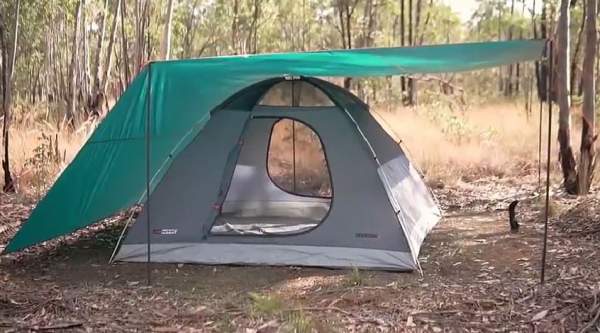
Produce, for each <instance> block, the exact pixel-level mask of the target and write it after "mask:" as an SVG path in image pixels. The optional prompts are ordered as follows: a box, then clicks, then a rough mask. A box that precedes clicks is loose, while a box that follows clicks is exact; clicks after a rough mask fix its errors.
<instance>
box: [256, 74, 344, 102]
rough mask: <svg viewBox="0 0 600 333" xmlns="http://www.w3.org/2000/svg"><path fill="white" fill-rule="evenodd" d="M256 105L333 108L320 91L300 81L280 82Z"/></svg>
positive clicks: (328, 99)
mask: <svg viewBox="0 0 600 333" xmlns="http://www.w3.org/2000/svg"><path fill="white" fill-rule="evenodd" d="M258 105H264V106H288V107H290V106H291V107H293V106H312V107H315V106H334V104H333V102H332V101H331V99H330V98H329V97H327V95H325V93H324V92H323V91H321V89H319V88H317V87H315V86H314V85H312V84H310V83H308V82H305V81H300V80H294V81H291V80H286V81H281V82H279V83H277V84H275V85H273V87H271V89H269V90H268V91H267V92H266V93H265V94H264V96H263V97H262V98H261V100H260V101H259V102H258Z"/></svg>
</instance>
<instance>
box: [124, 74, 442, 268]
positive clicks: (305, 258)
mask: <svg viewBox="0 0 600 333" xmlns="http://www.w3.org/2000/svg"><path fill="white" fill-rule="evenodd" d="M282 121H292V125H293V127H292V129H295V132H291V134H292V136H294V137H293V138H290V136H289V135H288V137H287V138H288V139H291V140H293V141H294V142H292V144H288V145H286V144H285V142H284V143H283V145H285V146H287V147H284V151H283V152H280V155H283V156H280V157H279V158H280V159H281V158H285V155H286V154H285V148H288V149H291V150H293V149H297V148H295V146H296V147H298V146H301V145H304V146H306V145H307V144H308V143H307V142H306V140H303V141H301V140H299V138H298V137H299V136H301V135H302V132H301V130H304V131H311V132H312V133H311V134H312V135H314V136H316V137H317V138H318V140H317V142H319V145H320V146H321V147H322V151H323V164H324V165H325V167H324V168H323V169H324V173H325V176H326V177H324V178H328V181H327V182H328V183H330V190H328V191H326V192H327V193H326V194H325V195H321V194H320V193H310V191H308V193H307V191H306V190H304V191H303V190H302V189H299V188H294V189H292V188H291V187H288V188H287V189H286V188H284V186H285V185H280V184H284V183H285V181H284V179H282V176H281V174H280V175H279V177H278V178H279V179H275V177H274V176H273V174H272V171H271V170H270V169H271V168H272V167H271V165H270V164H272V163H276V162H277V160H276V159H275V160H274V159H273V158H269V156H268V155H270V154H272V150H273V136H274V135H276V133H275V132H276V131H277V126H278V124H281V122H282ZM301 126H304V128H302V127H301ZM288 132H289V131H288ZM287 134H290V133H287ZM288 141H289V140H288ZM298 148H300V147H298ZM304 148H306V147H304ZM291 155H292V160H294V162H295V163H292V165H288V168H289V169H290V170H291V169H298V168H297V167H296V164H297V163H298V162H299V161H298V160H299V159H301V158H303V159H306V158H309V156H302V154H298V153H297V152H294V151H291ZM304 155H306V154H304ZM206 156H210V159H207V158H205V157H206ZM276 158H277V157H276ZM313 164H314V163H313ZM280 173H281V172H280ZM284 173H285V172H284ZM298 173H299V172H298V171H297V172H290V173H288V176H292V177H298ZM297 182H299V181H297V180H296V179H294V180H293V181H291V182H290V183H297ZM321 183H322V182H320V183H319V184H317V185H319V186H317V187H318V188H321V187H322V185H323V184H321ZM277 185H280V186H277ZM150 207H151V214H152V216H151V226H152V235H151V246H152V253H151V260H152V261H155V262H192V263H209V264H267V265H308V266H325V267H352V266H356V267H361V268H383V269H390V270H393V269H398V270H410V269H413V268H415V267H416V258H417V254H418V250H419V248H420V245H421V243H422V241H423V239H424V238H425V235H426V234H427V232H428V231H429V230H430V229H431V228H432V227H433V226H434V225H435V223H436V222H437V221H438V220H439V218H440V212H439V210H438V208H437V206H436V204H435V202H434V200H433V198H432V196H431V195H430V193H429V191H428V189H427V187H426V185H425V183H424V182H423V181H422V180H421V178H420V176H419V174H418V173H417V171H416V170H415V168H414V167H413V166H412V165H411V163H410V162H409V161H408V159H407V158H406V156H405V155H404V153H403V152H402V150H401V148H400V147H399V145H398V144H397V143H396V142H394V140H392V138H391V137H390V136H389V135H388V134H387V133H386V132H385V131H384V130H383V129H382V128H381V127H380V126H379V124H378V123H377V122H376V121H375V119H374V118H373V117H372V116H371V114H370V113H369V111H368V106H367V105H366V104H364V103H363V102H362V101H360V100H359V99H358V98H357V97H356V96H354V95H352V94H350V93H349V92H348V91H346V90H344V89H342V88H340V87H338V86H336V85H333V84H331V83H328V82H326V81H322V80H318V79H315V78H298V79H288V80H286V79H284V78H277V79H269V80H267V81H264V82H260V83H257V84H255V85H253V86H251V87H249V88H247V89H244V90H243V91H242V92H240V93H239V94H236V95H235V96H234V97H232V98H231V99H230V100H229V101H227V102H225V103H224V104H223V106H221V107H220V108H219V109H217V110H215V111H213V114H212V115H211V118H210V120H209V121H208V122H207V123H206V125H205V126H204V129H203V130H202V132H200V133H199V134H198V136H197V137H196V138H195V139H194V140H193V141H192V142H191V143H190V144H189V145H188V146H187V147H186V148H185V149H184V150H183V151H182V152H181V153H180V154H179V155H178V156H177V158H175V160H174V161H173V163H172V165H171V167H170V168H169V170H168V171H167V172H166V174H165V176H164V177H163V179H162V181H161V182H160V183H159V184H158V185H157V187H156V189H155V190H154V192H153V193H152V194H151V195H150ZM146 219H147V211H146V210H142V213H141V214H140V216H139V217H138V219H137V222H136V223H134V225H133V227H132V228H131V229H130V231H129V233H128V235H127V237H126V238H125V240H124V242H123V245H122V246H121V248H120V251H119V253H118V254H117V256H116V259H117V260H125V261H142V262H143V261H146V260H147V252H146V249H147V245H148V244H147V234H146V232H147V230H146V223H145V221H146Z"/></svg>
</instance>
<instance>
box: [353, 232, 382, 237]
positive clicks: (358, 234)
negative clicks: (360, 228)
mask: <svg viewBox="0 0 600 333" xmlns="http://www.w3.org/2000/svg"><path fill="white" fill-rule="evenodd" d="M354 237H356V238H379V235H378V234H368V233H364V232H357V233H355V234H354Z"/></svg>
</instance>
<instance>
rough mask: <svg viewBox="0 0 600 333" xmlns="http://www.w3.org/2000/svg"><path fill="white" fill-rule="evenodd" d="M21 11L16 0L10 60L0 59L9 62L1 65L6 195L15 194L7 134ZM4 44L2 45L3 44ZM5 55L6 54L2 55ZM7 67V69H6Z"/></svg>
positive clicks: (3, 168)
mask: <svg viewBox="0 0 600 333" xmlns="http://www.w3.org/2000/svg"><path fill="white" fill-rule="evenodd" d="M20 10H21V0H17V4H16V7H15V24H14V25H13V31H12V33H13V35H12V48H11V51H10V52H11V54H10V58H6V57H4V56H3V57H2V59H3V62H4V61H9V63H8V64H6V63H3V64H2V67H3V69H4V100H3V104H4V121H3V125H2V141H3V142H4V156H3V159H2V170H3V171H4V186H3V187H2V190H3V191H4V192H7V193H13V192H15V183H14V181H13V178H12V175H11V173H10V156H9V153H8V148H9V139H10V138H9V133H8V130H9V128H10V120H11V116H12V114H11V106H12V105H11V104H12V83H13V82H12V81H13V75H14V72H15V63H16V60H17V41H18V38H19V14H20ZM0 33H1V34H4V32H3V31H0ZM3 44H4V43H3ZM5 46H6V45H3V47H2V49H5ZM4 55H6V53H4ZM7 65H8V68H7Z"/></svg>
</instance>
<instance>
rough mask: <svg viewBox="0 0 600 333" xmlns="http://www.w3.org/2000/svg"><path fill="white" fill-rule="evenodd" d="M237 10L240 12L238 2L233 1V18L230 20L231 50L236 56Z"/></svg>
mask: <svg viewBox="0 0 600 333" xmlns="http://www.w3.org/2000/svg"><path fill="white" fill-rule="evenodd" d="M239 10H240V1H239V0H233V16H232V20H231V49H232V51H233V54H238V47H237V41H238V30H239V28H238V25H239V17H238V15H239Z"/></svg>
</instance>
